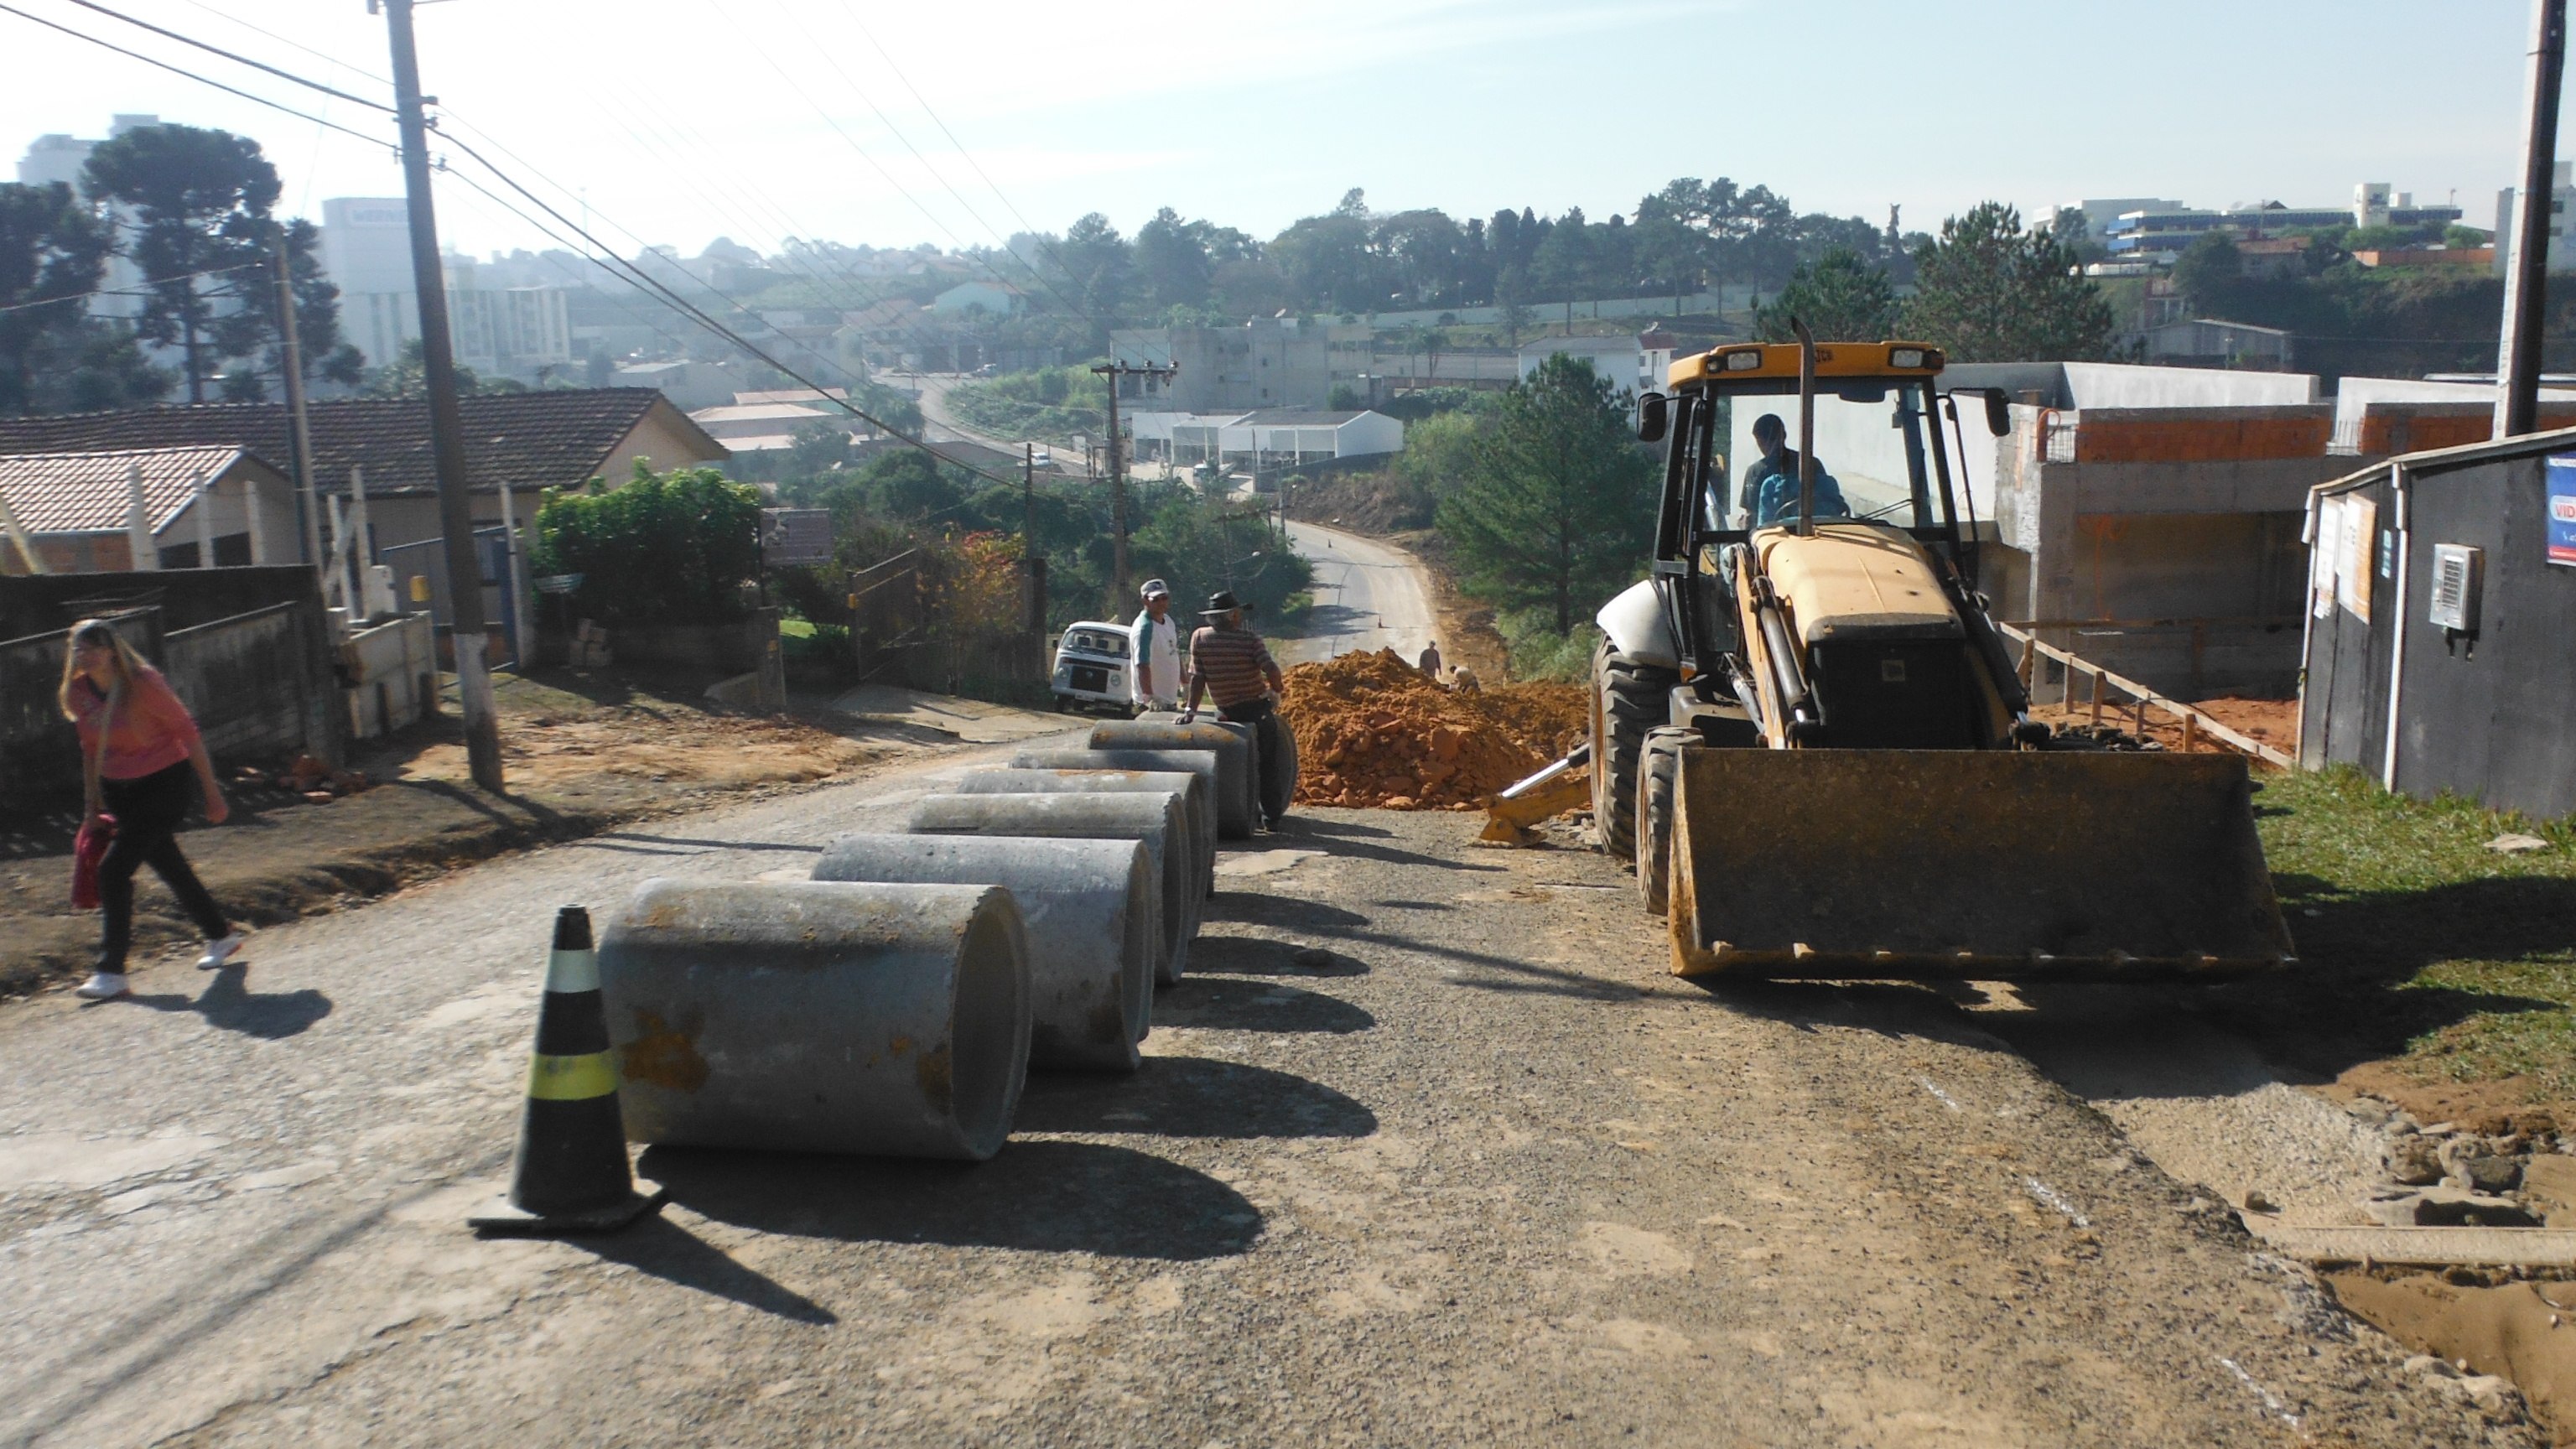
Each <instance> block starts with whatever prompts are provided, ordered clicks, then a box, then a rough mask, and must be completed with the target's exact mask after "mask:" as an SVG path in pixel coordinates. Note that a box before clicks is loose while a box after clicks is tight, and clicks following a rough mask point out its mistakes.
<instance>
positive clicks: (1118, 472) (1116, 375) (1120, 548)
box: [1092, 357, 1180, 610]
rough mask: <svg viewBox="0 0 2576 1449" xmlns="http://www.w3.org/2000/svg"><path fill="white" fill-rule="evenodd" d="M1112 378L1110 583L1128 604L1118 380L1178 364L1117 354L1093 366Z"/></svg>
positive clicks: (1120, 603) (1117, 602) (1160, 373)
mask: <svg viewBox="0 0 2576 1449" xmlns="http://www.w3.org/2000/svg"><path fill="white" fill-rule="evenodd" d="M1092 371H1093V372H1095V373H1097V374H1099V375H1100V376H1102V377H1105V378H1107V379H1109V508H1110V515H1111V517H1112V518H1113V519H1114V520H1115V525H1114V526H1115V527H1116V529H1117V541H1116V546H1115V548H1114V549H1113V551H1112V553H1111V555H1110V558H1111V564H1110V572H1111V573H1112V574H1113V575H1114V576H1115V578H1114V580H1113V581H1112V582H1111V584H1110V586H1109V591H1110V594H1111V598H1110V607H1111V608H1112V609H1113V610H1116V609H1124V608H1126V607H1127V603H1128V598H1127V596H1128V594H1129V593H1130V592H1131V591H1132V586H1133V583H1134V580H1132V579H1131V578H1129V577H1128V572H1127V450H1126V448H1125V446H1124V445H1122V444H1121V443H1120V441H1119V438H1118V380H1119V379H1120V378H1122V377H1157V378H1162V377H1170V376H1172V375H1173V374H1175V373H1177V372H1179V371H1180V369H1179V368H1177V367H1153V366H1144V367H1131V366H1129V365H1128V364H1126V363H1123V362H1120V361H1118V360H1117V359H1116V358H1114V357H1113V358H1112V359H1110V360H1109V361H1108V362H1105V363H1102V364H1101V365H1100V366H1098V367H1095V368H1093V369H1092Z"/></svg>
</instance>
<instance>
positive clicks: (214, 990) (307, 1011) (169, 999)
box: [99, 966, 331, 1041]
mask: <svg viewBox="0 0 2576 1449" xmlns="http://www.w3.org/2000/svg"><path fill="white" fill-rule="evenodd" d="M117 1000H118V1001H123V1002H130V1003H132V1004H133V1005H136V1006H148V1007H150V1008H152V1009H153V1010H154V1011H193V1012H195V1013H196V1014H197V1015H199V1016H202V1017H204V1018H205V1019H206V1025H208V1026H211V1027H215V1028H217V1029H218V1030H222V1031H237V1032H240V1033H241V1034H242V1035H244V1036H255V1037H258V1038H260V1039H262V1040H263V1041H276V1040H279V1039H280V1038H283V1037H290V1036H295V1035H298V1034H300V1033H302V1032H304V1031H305V1030H307V1029H308V1028H310V1027H311V1026H312V1025H313V1024H314V1023H315V1022H317V1021H320V1020H321V1019H322V1018H324V1017H326V1016H329V1015H330V1014H331V998H330V997H327V996H325V995H323V994H322V993H321V992H319V991H315V990H312V989H311V988H309V987H308V988H306V989H305V990H302V991H279V992H271V993H260V992H254V991H252V990H251V989H250V971H249V969H248V968H246V967H242V966H227V967H225V968H224V969H222V970H221V971H218V972H216V973H215V976H214V980H212V981H210V982H208V983H207V984H206V989H205V991H204V992H203V993H202V994H200V995H198V996H195V997H193V998H192V997H187V996H182V995H179V994H178V993H176V992H165V993H160V994H156V995H152V996H126V997H120V998H118V999H117ZM99 1004H100V1005H101V1006H114V1005H116V1004H117V1001H105V1002H101V1003H99Z"/></svg>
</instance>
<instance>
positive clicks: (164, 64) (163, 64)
mask: <svg viewBox="0 0 2576 1449" xmlns="http://www.w3.org/2000/svg"><path fill="white" fill-rule="evenodd" d="M0 11H6V12H7V13H9V14H11V15H15V16H17V17H18V18H19V19H21V20H32V21H34V22H35V23H37V24H38V25H41V26H43V27H45V28H46V29H47V30H59V31H61V32H62V33H63V34H65V35H68V36H70V37H72V38H73V39H75V40H86V41H88V42H89V43H90V44H92V45H95V46H99V47H101V48H103V49H107V50H112V51H115V52H116V53H117V54H119V55H122V56H126V57H129V58H130V59H134V60H139V61H141V62H143V63H144V64H145V65H151V66H159V67H160V68H161V69H163V70H166V71H168V72H170V73H171V74H173V75H179V76H185V77H187V78H188V79H189V80H192V81H195V82H197V83H198V84H199V85H208V86H213V87H214V88H215V89H216V90H219V91H223V92H226V93H227V94H230V95H236V96H239V97H241V98H242V99H243V100H246V101H249V102H252V103H253V104H255V105H262V106H266V107H268V108H269V109H270V110H272V111H283V112H285V113H286V114H288V115H290V116H293V117H295V118H296V119H297V120H299V121H311V122H312V123H313V124H315V125H317V126H324V127H328V128H329V129H331V130H334V131H338V132H340V133H341V134H343V135H347V136H355V137H357V138H358V139H359V140H361V141H364V142H366V143H367V144H368V145H370V146H382V147H384V148H385V149H386V150H388V151H390V150H392V149H394V148H393V143H392V142H390V141H384V140H380V139H378V138H377V137H374V136H370V135H368V134H366V133H365V132H363V131H352V130H350V129H349V128H348V127H346V126H343V125H341V124H339V123H338V122H336V121H326V120H324V119H322V118H321V117H320V116H317V115H314V114H312V113H311V112H309V111H299V110H297V109H295V108H294V107H293V106H290V105H285V104H283V103H281V102H278V101H272V100H270V99H269V98H268V97H266V96H255V95H252V94H251V93H250V92H248V91H246V90H242V89H240V88H239V87H237V86H228V85H226V84H224V83H223V82H222V81H219V80H215V79H212V78H211V77H208V76H202V75H199V74H197V73H196V72H195V71H192V70H188V69H186V68H184V67H181V66H175V65H172V64H171V63H170V62H168V61H166V60H155V59H153V58H152V57H151V56H148V55H145V54H144V53H142V52H141V51H139V50H128V49H126V48H125V47H124V46H121V45H118V44H117V43H116V42H114V41H111V40H101V39H99V38H98V37H97V36H95V35H91V34H89V33H87V32H86V31H79V30H74V29H72V28H71V27H70V26H68V25H62V24H58V23H56V22H54V21H51V20H47V19H46V18H45V17H43V16H41V15H30V14H28V13H27V12H26V11H24V10H21V9H19V8H18V7H16V6H14V5H0Z"/></svg>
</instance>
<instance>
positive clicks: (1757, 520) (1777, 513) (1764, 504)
mask: <svg viewBox="0 0 2576 1449" xmlns="http://www.w3.org/2000/svg"><path fill="white" fill-rule="evenodd" d="M1753 441H1754V442H1755V443H1756V444H1759V445H1760V447H1761V449H1762V461H1760V462H1758V463H1755V464H1754V465H1753V466H1752V467H1750V468H1747V469H1745V470H1744V506H1745V510H1746V511H1747V512H1748V513H1749V514H1751V516H1752V521H1751V522H1750V523H1748V524H1747V525H1746V527H1749V528H1769V527H1771V526H1772V525H1774V524H1779V523H1787V522H1790V521H1792V520H1794V519H1795V518H1796V517H1797V516H1798V463H1799V458H1798V450H1797V449H1795V448H1792V447H1790V446H1789V428H1788V425H1787V424H1785V423H1783V422H1781V421H1780V415H1779V414H1778V413H1764V414H1763V415H1762V416H1760V417H1758V418H1755V419H1754V420H1753ZM1816 516H1817V517H1818V518H1849V517H1851V505H1849V504H1847V503H1845V502H1843V485H1841V484H1840V483H1837V482H1835V481H1834V475H1833V474H1831V473H1828V472H1826V471H1825V465H1824V464H1822V463H1818V464H1817V465H1816Z"/></svg>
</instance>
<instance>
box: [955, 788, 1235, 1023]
mask: <svg viewBox="0 0 2576 1449" xmlns="http://www.w3.org/2000/svg"><path fill="white" fill-rule="evenodd" d="M1020 773H1023V774H1034V773H1036V772H1035V771H1022V772H1020ZM1183 808H1184V805H1183V801H1182V798H1181V797H1180V796H1179V795H1175V794H1172V793H1170V792H1168V791H1166V792H1161V793H1157V794H1152V795H1062V794H1054V795H1050V794H1027V795H932V796H928V797H926V798H924V799H922V800H919V801H916V802H914V804H913V807H912V820H911V822H910V824H909V828H910V830H911V831H912V833H913V834H915V835H1004V836H1019V837H1021V838H1024V839H1070V840H1133V841H1136V842H1138V843H1139V844H1141V845H1143V846H1144V847H1145V854H1146V857H1147V858H1148V859H1149V860H1150V861H1151V862H1152V864H1153V867H1154V879H1155V881H1156V882H1157V893H1158V894H1159V895H1160V896H1161V897H1162V903H1163V912H1162V917H1163V937H1162V943H1161V945H1162V949H1161V951H1160V952H1159V953H1158V954H1157V956H1156V962H1155V969H1154V979H1155V981H1157V982H1158V983H1160V984H1162V985H1164V986H1170V985H1172V984H1174V983H1176V982H1178V981H1179V980H1180V979H1181V973H1182V972H1183V971H1185V970H1187V969H1188V967H1189V959H1190V938H1191V937H1193V936H1196V935H1197V934H1198V932H1199V863H1198V859H1197V856H1196V852H1195V846H1194V832H1193V829H1192V822H1191V821H1190V819H1189V817H1188V816H1186V815H1184V814H1182V810H1183Z"/></svg>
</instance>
